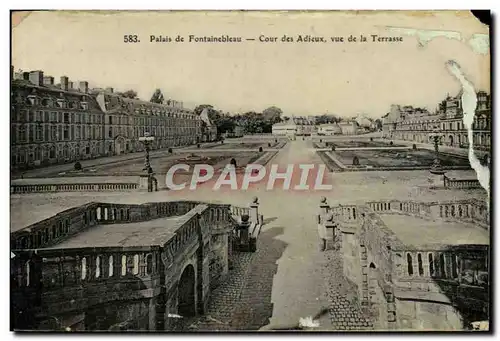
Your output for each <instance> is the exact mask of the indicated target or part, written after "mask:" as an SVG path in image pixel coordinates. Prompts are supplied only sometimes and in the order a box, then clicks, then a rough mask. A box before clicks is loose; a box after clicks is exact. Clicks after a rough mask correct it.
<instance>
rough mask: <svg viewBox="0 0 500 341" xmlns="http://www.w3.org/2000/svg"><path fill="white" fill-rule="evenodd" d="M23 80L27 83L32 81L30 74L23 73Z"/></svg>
mask: <svg viewBox="0 0 500 341" xmlns="http://www.w3.org/2000/svg"><path fill="white" fill-rule="evenodd" d="M23 79H24V80H25V81H29V80H30V73H29V72H23Z"/></svg>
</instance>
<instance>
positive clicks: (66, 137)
mask: <svg viewBox="0 0 500 341" xmlns="http://www.w3.org/2000/svg"><path fill="white" fill-rule="evenodd" d="M63 136H64V139H65V140H69V126H64V131H63Z"/></svg>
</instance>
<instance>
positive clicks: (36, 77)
mask: <svg viewBox="0 0 500 341" xmlns="http://www.w3.org/2000/svg"><path fill="white" fill-rule="evenodd" d="M29 80H30V82H31V83H33V84H35V85H38V86H40V85H43V71H31V72H30V74H29Z"/></svg>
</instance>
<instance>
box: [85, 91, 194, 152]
mask: <svg viewBox="0 0 500 341" xmlns="http://www.w3.org/2000/svg"><path fill="white" fill-rule="evenodd" d="M93 96H94V97H95V98H96V100H97V103H98V104H99V107H100V109H101V111H102V112H103V113H104V116H105V120H104V122H103V128H104V131H105V135H104V143H105V149H104V154H105V155H119V154H123V153H130V152H137V151H141V150H143V148H144V145H143V143H142V142H140V141H139V138H140V137H141V136H144V135H145V134H146V133H149V134H150V135H151V136H154V137H155V139H154V141H153V142H152V144H151V148H152V149H160V148H168V147H174V146H182V145H192V144H195V143H196V141H197V139H199V136H200V134H201V121H200V119H199V118H198V117H197V116H196V115H195V114H194V113H193V112H192V111H190V110H187V109H184V108H183V107H182V106H181V103H180V102H173V101H166V104H158V103H151V102H148V101H142V100H139V99H131V98H128V97H123V96H121V95H119V94H117V93H115V92H114V91H113V89H111V88H108V89H106V90H101V89H98V90H94V91H93Z"/></svg>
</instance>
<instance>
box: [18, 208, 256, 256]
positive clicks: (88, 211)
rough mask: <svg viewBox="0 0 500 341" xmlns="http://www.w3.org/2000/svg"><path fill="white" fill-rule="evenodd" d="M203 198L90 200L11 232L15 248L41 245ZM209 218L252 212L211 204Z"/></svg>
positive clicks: (180, 211)
mask: <svg viewBox="0 0 500 341" xmlns="http://www.w3.org/2000/svg"><path fill="white" fill-rule="evenodd" d="M199 204H203V203H202V202H197V201H169V202H154V203H146V204H137V205H134V204H109V203H96V202H95V203H89V204H86V205H82V206H79V207H74V208H70V209H68V210H65V211H62V212H60V213H57V214H56V215H54V216H52V217H50V218H47V219H45V220H42V221H40V222H37V223H35V224H32V225H30V226H27V227H25V228H23V229H21V230H18V231H15V232H13V233H11V248H12V249H40V248H45V247H49V246H53V245H55V244H58V243H60V242H61V241H63V240H65V239H66V238H69V237H70V236H72V235H74V234H76V233H78V232H80V231H82V230H84V229H87V228H90V227H92V226H95V225H97V224H116V223H129V222H130V223H131V222H140V221H147V220H150V219H155V218H161V217H171V216H182V215H184V214H187V213H188V212H190V211H191V210H193V209H194V208H195V207H197V206H198V205H199ZM208 206H209V209H208V211H207V212H208V213H207V214H208V216H207V221H209V222H217V223H218V222H221V221H224V222H229V221H231V222H232V223H233V224H234V223H236V222H235V221H234V220H233V219H232V216H231V215H230V210H231V211H232V212H237V213H239V214H242V215H243V214H245V212H247V213H246V214H248V213H249V212H250V209H249V208H239V207H236V208H235V207H232V206H230V205H224V204H208Z"/></svg>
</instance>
